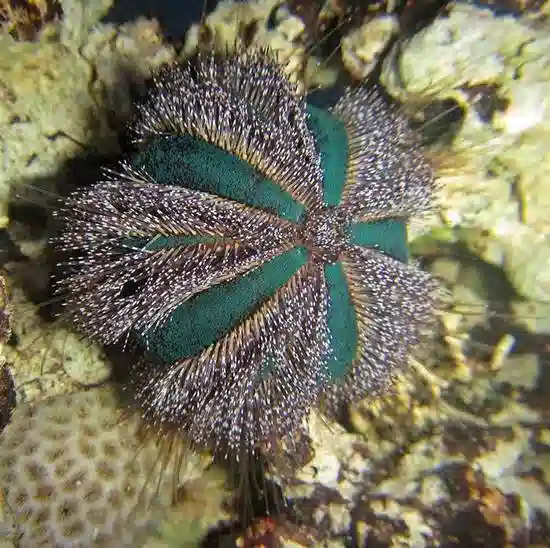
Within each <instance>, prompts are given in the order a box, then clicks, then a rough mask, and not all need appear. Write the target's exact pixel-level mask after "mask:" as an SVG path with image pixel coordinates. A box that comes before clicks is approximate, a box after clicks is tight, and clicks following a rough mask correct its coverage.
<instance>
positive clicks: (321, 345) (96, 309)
mask: <svg viewBox="0 0 550 548" xmlns="http://www.w3.org/2000/svg"><path fill="white" fill-rule="evenodd" d="M137 109H138V113H139V114H138V116H137V118H136V120H135V122H134V124H133V126H132V131H133V134H134V136H135V141H136V144H137V147H138V151H137V152H136V153H135V154H134V155H133V156H132V157H130V158H128V159H127V160H126V161H124V162H122V163H121V164H120V167H119V168H118V169H117V170H115V171H112V170H110V171H106V172H105V178H104V180H102V181H100V182H98V183H97V184H95V185H93V186H92V187H90V188H87V189H80V190H78V191H76V192H74V193H73V194H71V195H70V196H69V197H68V198H66V199H65V201H64V203H63V205H62V207H61V208H60V209H59V211H58V212H57V216H58V218H59V220H60V222H61V232H60V235H59V237H58V238H57V239H56V241H55V246H56V247H57V248H58V249H59V250H62V251H64V252H66V253H67V257H68V258H67V259H66V260H65V261H64V263H63V264H62V275H61V276H59V279H58V280H57V285H58V291H60V292H61V293H62V294H63V295H64V296H65V298H66V301H65V306H66V310H67V313H68V316H69V318H70V319H71V320H72V322H73V323H74V325H75V326H76V327H77V329H79V330H80V331H81V332H82V333H84V334H85V335H87V336H88V337H90V338H92V339H94V340H96V341H99V342H100V343H102V344H104V345H118V346H120V347H121V348H125V347H126V345H128V344H130V346H132V347H137V348H138V349H139V350H140V357H139V359H137V360H136V361H135V363H132V365H131V366H129V369H128V378H127V384H128V386H129V387H131V393H132V397H133V398H134V402H135V404H136V405H137V406H138V408H139V409H140V411H141V414H142V415H143V417H144V419H145V420H146V421H147V422H148V423H150V424H152V425H154V426H158V427H159V428H165V427H166V428H169V429H170V430H174V429H175V430H177V431H178V432H181V433H182V434H183V435H184V437H185V438H187V439H188V440H189V441H190V442H191V443H192V444H193V445H194V446H197V447H201V448H202V447H206V448H210V449H212V450H214V451H215V452H217V453H221V454H222V455H224V456H227V457H232V458H236V459H237V460H239V459H241V458H247V457H248V456H251V455H257V454H262V455H270V454H271V453H272V452H275V451H277V450H279V449H280V448H281V447H286V448H290V449H291V448H292V446H293V444H294V443H295V442H296V440H297V437H298V436H297V434H298V433H299V431H301V429H302V427H303V425H304V419H305V418H307V415H308V413H309V412H310V411H311V409H313V408H317V409H323V410H325V411H331V410H334V409H337V408H338V407H339V406H341V405H343V404H347V403H349V402H351V401H356V400H358V399H360V398H364V397H367V396H371V397H372V396H375V395H377V394H379V393H380V392H381V391H383V390H384V389H385V388H387V387H388V386H390V385H391V382H392V379H393V378H394V377H395V375H396V374H398V373H399V372H400V371H402V370H403V368H404V367H405V366H406V365H407V361H408V358H409V356H410V354H411V353H412V352H413V350H414V348H415V346H416V345H417V344H418V343H419V342H420V341H421V338H422V335H423V334H424V332H425V330H426V329H427V328H430V327H431V324H432V322H433V318H434V312H435V308H436V302H435V301H436V293H437V285H436V283H435V281H434V280H433V279H432V277H431V276H430V275H429V274H427V273H425V272H423V271H421V270H419V269H418V268H417V267H416V266H414V265H409V264H408V250H407V223H408V221H409V219H410V218H411V217H413V216H418V215H422V214H424V213H425V212H427V211H429V210H431V209H432V208H433V192H434V178H433V174H432V170H431V167H430V165H429V164H428V162H427V161H426V160H425V159H424V157H423V155H422V151H421V150H420V146H419V144H418V141H417V139H416V138H415V135H414V134H413V132H412V131H411V130H410V129H409V128H408V125H407V122H406V120H405V119H404V118H403V117H402V116H401V115H400V114H399V113H398V111H397V110H396V109H395V108H393V107H391V106H389V105H387V104H386V102H385V100H384V99H383V98H382V96H381V95H380V94H379V93H378V92H377V91H376V90H369V89H367V88H365V87H359V88H357V89H353V90H348V91H347V92H346V93H345V94H344V96H343V97H342V98H341V99H340V101H339V102H338V103H337V104H336V105H335V106H334V107H333V108H332V109H330V110H325V109H319V108H316V107H313V106H311V105H308V103H307V101H306V100H305V98H304V97H303V96H301V95H300V94H299V93H298V92H297V90H296V88H295V86H294V85H293V84H292V83H291V82H290V81H289V80H288V78H287V77H286V76H285V74H284V71H283V68H282V67H280V66H279V65H278V63H277V62H276V61H275V59H274V57H272V55H271V54H270V53H269V52H267V51H256V52H244V51H239V52H237V53H235V54H228V55H227V56H224V57H220V56H216V55H212V54H203V55H200V56H199V58H198V61H197V62H196V63H195V64H191V63H188V64H183V65H174V66H169V67H167V68H165V69H164V70H162V71H161V72H160V73H159V74H158V75H157V76H156V78H155V80H154V83H153V85H152V87H151V90H150V92H149V94H148V96H147V97H146V98H145V100H144V101H143V102H142V103H141V104H139V105H138V106H137ZM133 355H134V354H132V356H133Z"/></svg>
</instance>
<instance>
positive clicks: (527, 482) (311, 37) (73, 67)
mask: <svg viewBox="0 0 550 548" xmlns="http://www.w3.org/2000/svg"><path fill="white" fill-rule="evenodd" d="M12 4H13V3H10V2H0V16H1V17H2V21H3V24H2V31H1V32H0V97H1V101H0V126H1V131H0V140H1V144H2V149H1V151H2V164H1V168H0V223H1V227H2V235H1V237H2V240H1V242H2V244H1V246H0V252H1V256H2V259H3V266H4V268H5V278H6V280H7V285H8V288H9V292H10V300H11V305H10V308H9V309H8V307H7V303H6V302H4V306H3V311H4V312H3V314H2V317H1V319H2V322H4V319H5V317H7V318H9V323H10V324H11V330H12V334H11V336H10V337H9V338H8V337H7V333H3V335H4V336H3V338H4V339H5V342H4V344H3V346H2V354H3V361H4V362H5V365H4V369H5V374H4V380H3V381H2V382H1V383H0V384H2V386H1V387H0V388H2V394H0V396H1V397H0V403H2V402H5V403H3V407H4V408H5V407H10V408H11V404H12V403H13V401H12V400H13V398H11V397H10V393H11V391H12V390H13V388H12V386H11V384H10V379H11V377H13V381H14V385H15V396H16V400H17V405H16V407H15V410H14V411H13V415H12V418H11V420H12V423H11V425H10V426H9V427H8V428H7V429H6V430H5V434H4V437H3V439H2V445H1V446H0V478H1V481H2V484H3V488H4V489H5V496H4V498H3V507H2V511H3V515H4V517H3V525H2V527H1V530H0V533H1V534H2V536H3V539H2V540H1V541H0V542H4V543H5V545H7V546H12V545H14V546H31V547H33V546H39V545H44V546H49V545H51V544H48V542H50V541H51V540H49V539H51V537H48V535H47V534H46V533H45V531H47V530H48V528H50V529H54V530H55V531H56V534H57V535H59V538H64V539H66V543H67V545H74V546H77V545H87V544H86V543H84V544H78V542H81V543H82V542H83V541H82V539H83V538H90V535H91V534H92V533H90V531H91V530H94V531H96V533H97V531H100V532H101V534H96V533H94V534H93V538H94V543H95V544H93V543H92V544H90V545H98V546H122V545H130V546H137V545H140V544H144V545H146V546H159V547H160V546H173V547H176V546H198V545H200V542H201V539H204V538H205V536H206V534H207V531H208V530H210V533H209V539H210V542H214V543H217V544H216V545H228V546H231V545H232V543H233V544H234V541H233V540H232V538H233V537H232V536H231V535H230V534H224V533H223V531H221V530H220V532H219V534H217V535H216V527H217V526H218V524H219V522H220V521H222V522H223V523H228V522H229V520H231V519H232V518H234V515H232V513H231V508H230V505H229V502H228V501H229V500H230V498H231V493H230V489H229V487H228V483H227V482H226V481H225V472H224V470H223V469H222V468H221V467H219V466H218V465H216V464H212V462H211V459H210V457H209V456H208V455H194V454H188V452H186V451H185V448H183V447H182V449H181V451H182V454H183V453H185V455H186V456H185V459H187V461H186V465H185V466H183V467H182V468H181V469H179V477H178V479H177V481H176V483H177V484H178V486H179V489H178V496H177V497H176V498H177V504H175V505H173V504H172V502H173V497H172V498H171V497H170V495H172V494H173V493H172V492H171V489H172V488H173V481H168V482H167V483H168V484H169V485H168V486H166V487H162V486H163V485H164V483H163V482H164V480H166V479H171V476H170V474H172V471H173V470H172V468H171V467H172V462H167V463H166V467H165V469H164V471H165V472H166V471H168V472H167V473H166V474H164V475H162V477H163V482H160V481H159V483H158V485H159V486H160V487H159V491H158V492H155V493H153V494H147V493H145V494H143V493H141V492H139V493H136V490H138V491H139V489H138V486H139V485H140V481H141V480H142V478H143V475H147V474H152V475H155V474H158V471H157V469H156V468H155V466H154V465H153V464H151V462H152V461H154V460H155V459H154V455H158V454H164V453H163V451H164V449H163V441H162V440H160V441H159V440H150V443H149V444H148V445H146V447H145V449H144V450H143V452H142V453H140V454H142V457H143V458H142V459H141V458H140V460H139V462H137V461H136V459H134V458H133V456H132V455H134V454H135V452H136V447H137V446H138V445H140V443H141V437H142V436H143V433H142V432H141V431H140V429H139V428H138V427H136V424H135V422H132V420H128V421H123V422H122V423H121V422H120V421H118V420H117V417H118V413H119V412H120V410H119V408H118V406H117V405H116V401H117V400H116V398H115V397H114V395H113V394H114V392H115V388H114V387H113V386H112V385H111V383H110V382H109V378H110V376H111V365H110V363H109V361H108V360H107V359H106V358H105V357H104V355H103V352H102V350H101V349H100V348H98V347H96V346H94V345H93V344H91V343H90V342H88V341H85V340H81V338H80V337H79V336H78V335H76V334H75V333H73V332H72V331H71V330H70V328H69V327H67V326H66V325H64V324H63V322H59V321H53V320H52V317H51V314H50V309H51V308H52V307H54V306H55V303H51V302H47V303H46V304H44V300H45V299H46V298H47V296H48V295H49V293H48V290H49V275H50V266H49V262H48V261H46V260H45V259H44V247H45V245H46V243H47V238H48V236H49V234H50V231H49V227H50V214H51V210H52V207H53V206H54V204H55V197H56V196H57V195H58V194H60V193H61V194H63V193H65V192H67V189H70V188H73V187H74V186H75V185H80V184H85V183H86V182H91V181H93V180H94V178H95V177H97V176H98V173H99V171H98V166H99V165H101V164H103V163H105V162H111V161H112V159H113V158H114V157H116V155H117V154H119V153H121V152H123V150H121V149H122V148H123V146H124V144H123V139H121V138H120V135H121V133H122V132H123V131H124V126H125V123H126V122H127V120H128V119H129V117H130V116H131V114H132V100H133V99H134V98H135V96H136V94H139V91H140V90H141V89H142V87H143V85H144V83H145V81H146V79H147V78H149V77H150V76H151V75H152V74H153V73H154V71H155V70H156V69H157V68H158V67H160V66H161V65H163V64H165V63H169V62H173V61H175V60H177V59H182V58H186V57H188V56H190V55H192V54H193V53H194V52H196V51H198V50H201V49H215V50H223V49H225V48H227V47H231V46H232V45H233V44H235V43H236V42H239V43H240V42H242V43H245V44H246V46H247V47H262V46H268V47H270V48H271V49H273V50H275V51H277V52H278V55H279V56H280V58H281V61H283V62H284V63H285V64H286V65H287V67H288V70H289V74H290V76H291V78H293V79H294V80H295V81H296V82H298V83H299V84H300V85H301V86H303V89H304V90H305V89H312V88H315V89H318V88H321V89H322V88H325V87H329V86H333V85H335V84H337V85H338V84H342V83H346V84H347V83H353V82H357V81H360V80H363V79H366V78H371V79H375V80H377V81H379V82H380V83H381V85H382V86H383V87H384V89H385V90H386V91H387V93H388V94H389V95H391V96H392V97H393V98H394V99H395V100H396V101H397V102H399V103H400V104H401V106H402V109H403V110H404V111H405V112H406V113H407V114H408V115H409V116H410V118H411V123H412V124H413V125H415V126H416V127H417V128H418V129H419V131H420V133H421V134H422V135H423V137H424V138H425V140H426V147H427V151H428V154H429V155H431V157H432V158H433V162H434V165H435V166H436V168H437V176H438V182H439V188H440V196H439V199H440V207H441V210H440V212H439V214H438V215H433V216H432V217H431V218H429V219H427V220H425V221H424V222H422V223H419V224H418V225H416V224H415V225H414V226H413V227H411V248H412V250H413V253H414V254H415V256H416V258H417V259H418V260H419V261H421V263H422V264H424V265H425V266H426V267H427V268H430V269H431V270H432V271H433V272H434V273H436V274H437V275H438V276H439V277H440V278H441V279H442V281H443V283H444V285H445V287H446V288H447V289H448V295H449V296H448V303H449V304H448V306H447V307H446V308H445V309H444V310H442V311H441V313H440V324H439V330H438V332H437V333H436V334H435V335H434V337H433V340H432V341H430V343H429V344H428V345H426V347H425V348H423V349H422V350H421V352H420V354H419V356H418V357H417V361H416V362H415V363H414V364H412V365H411V369H410V371H409V372H407V374H405V375H404V376H403V378H402V379H401V380H400V381H399V382H398V383H397V385H396V387H395V390H394V391H393V392H392V393H391V394H388V395H387V396H386V397H384V398H381V399H378V400H376V401H368V402H363V403H361V404H358V405H355V406H353V407H352V408H351V409H350V410H349V413H348V415H347V416H346V417H344V418H343V419H342V424H336V423H329V424H327V423H326V422H324V421H322V420H320V419H319V418H318V417H316V416H313V417H312V418H311V432H310V436H311V439H309V440H305V441H304V445H305V446H306V447H305V448H306V449H307V451H305V452H306V453H307V456H306V457H304V459H303V461H304V463H303V465H302V466H301V468H300V469H299V470H298V471H293V473H292V474H290V475H286V476H285V478H284V492H285V495H286V496H287V497H288V498H289V499H291V500H292V505H291V507H289V508H288V509H286V510H285V509H283V511H282V512H281V513H280V514H278V515H276V516H274V522H273V524H271V522H270V525H272V529H269V531H268V532H267V533H266V534H265V538H264V540H265V541H266V542H272V543H274V544H273V545H276V543H281V544H282V545H288V546H300V545H304V546H367V547H369V548H378V547H386V546H387V547H390V546H392V547H394V546H395V547H397V546H399V547H401V546H403V547H404V546H410V547H415V548H416V547H418V548H423V547H432V546H434V547H435V546H444V547H451V546H452V547H478V546H479V547H485V546H487V547H495V548H497V547H501V546H502V547H505V546H510V547H512V546H513V547H516V546H517V547H524V546H541V547H542V546H549V545H550V403H549V402H550V19H549V17H550V4H549V3H548V2H544V1H539V2H534V1H532V2H529V1H525V2H519V1H518V2H514V1H512V0H510V1H504V0H503V1H499V0H495V1H493V2H489V1H486V2H483V1H478V2H467V1H462V2H459V1H454V2H453V1H451V2H447V3H439V4H445V5H444V6H443V7H441V6H436V7H437V8H439V9H436V7H434V5H435V4H438V3H436V2H429V1H427V2H425V3H422V2H402V3H400V2H377V3H374V2H372V3H371V2H366V3H361V2H336V1H333V2H330V1H327V2H326V3H324V2H317V3H316V2H309V3H308V2H301V1H292V2H290V1H289V2H281V1H276V0H256V1H248V2H232V1H222V2H220V3H219V5H218V6H217V8H216V9H215V10H214V11H213V12H211V13H209V14H207V16H206V17H205V20H204V21H203V23H202V24H201V25H199V24H197V25H193V26H191V28H190V29H189V30H188V32H187V33H186V35H185V40H184V41H183V43H181V44H179V43H171V42H169V41H167V40H166V38H165V37H164V35H163V29H162V27H161V26H160V25H159V24H158V23H157V22H156V21H155V20H154V19H151V18H147V17H145V16H143V17H141V18H139V19H137V20H133V21H129V22H127V23H124V24H114V23H106V22H104V21H103V17H104V15H105V14H106V13H107V12H108V10H109V8H110V7H111V1H110V0H97V1H95V2H78V1H76V0H62V1H61V2H59V3H58V5H57V8H56V9H55V10H53V11H52V6H51V5H53V4H56V3H55V2H40V1H37V2H27V4H28V6H31V7H28V13H26V17H27V19H25V12H21V11H19V12H17V13H15V12H14V10H13V8H10V6H11V5H12ZM22 4H25V3H22ZM363 4H368V5H369V6H370V9H359V8H361V7H362V6H363ZM418 5H421V7H426V10H425V11H422V13H420V12H419V13H418V14H417V12H414V13H413V11H412V10H416V9H418ZM424 5H425V6H424ZM347 8H350V9H351V8H356V9H355V10H352V11H346V9H347ZM148 15H149V16H150V15H151V14H148ZM327 29H328V30H327ZM334 42H336V44H334ZM316 44H320V45H321V46H322V47H315V46H316ZM3 300H4V299H3ZM8 310H9V314H8V313H7V312H8ZM2 322H0V323H2ZM2 325H3V323H2ZM6 394H7V395H6ZM50 396H55V397H54V398H53V399H50V400H48V401H49V403H47V404H45V403H43V402H44V401H46V400H47V398H48V397H50ZM67 409H69V412H67ZM70 410H73V411H74V413H73V412H71V411H70ZM94 410H95V411H94ZM98 410H101V411H98ZM8 414H9V413H8ZM75 433H79V437H77V435H76V434H75ZM83 433H84V434H83ZM44 439H47V440H50V441H51V443H50V442H48V443H50V445H48V444H44V443H43V440H44ZM38 441H40V449H37V444H38ZM50 446H51V447H50ZM90 447H92V448H90ZM93 447H96V448H98V451H99V454H98V453H95V452H94V449H93ZM48 451H49V453H48ZM45 455H46V456H45ZM47 455H51V459H52V460H51V462H52V463H53V464H51V466H50V467H49V468H48V470H43V469H41V467H40V464H41V463H43V462H45V460H48V459H49V458H50V457H49V456H47ZM151 455H153V456H151ZM90 462H93V463H94V464H93V466H91V465H90ZM92 467H93V469H94V471H95V472H94V474H91V475H90V474H89V473H88V472H86V470H87V469H88V468H92ZM283 475H284V474H283ZM159 477H160V476H159ZM55 482H57V483H55ZM82 486H87V487H86V493H85V496H84V494H82V493H83V491H82V489H84V488H83V487H82ZM8 487H9V489H8ZM79 489H80V490H79ZM52 492H54V493H62V494H63V495H61V494H60V495H59V496H58V498H57V499H56V498H55V497H53V498H52ZM140 494H142V495H143V496H142V497H141V498H140V496H139V495H140ZM153 495H155V504H154V505H150V504H149V502H150V500H152V498H153ZM157 495H159V496H157ZM136 497H137V498H136ZM136 501H138V503H136ZM102 507H107V508H111V509H112V512H110V513H107V514H106V513H102V512H101V508H102ZM48 508H49V510H48V511H46V509H48ZM136 508H138V510H135V509H136ZM90 524H92V525H93V527H92V526H91V525H90ZM90 527H92V528H90ZM218 529H221V528H220V527H219V526H218ZM22 531H24V532H25V535H23V536H21V532H22ZM87 535H88V536H87ZM251 537H252V535H249V538H248V539H244V540H243V539H241V543H244V544H245V545H248V546H254V545H259V541H256V544H254V541H253V540H252V538H251ZM70 539H73V540H72V541H71V540H70ZM79 539H80V540H79ZM212 539H215V540H212ZM39 542H44V544H39ZM70 542H73V544H70ZM123 543H126V544H123ZM224 543H225V544H224Z"/></svg>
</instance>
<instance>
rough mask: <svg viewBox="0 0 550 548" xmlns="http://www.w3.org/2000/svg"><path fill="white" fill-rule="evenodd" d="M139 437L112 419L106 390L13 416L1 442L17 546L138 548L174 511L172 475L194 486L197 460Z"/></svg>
mask: <svg viewBox="0 0 550 548" xmlns="http://www.w3.org/2000/svg"><path fill="white" fill-rule="evenodd" d="M143 434H144V432H143V430H142V429H141V428H140V423H139V420H138V418H137V417H135V416H134V417H128V416H121V414H120V413H119V412H118V411H117V397H116V394H115V392H114V391H113V389H112V388H101V389H94V390H90V391H86V392H81V393H75V394H70V395H63V396H57V397H52V398H49V399H46V400H43V401H42V402H40V403H38V404H32V403H31V404H26V405H22V406H19V407H18V408H17V410H16V412H15V413H14V416H13V420H12V422H11V423H10V424H9V426H8V427H7V428H6V429H5V431H4V432H3V433H2V435H1V436H0V448H1V449H0V481H1V483H2V486H3V487H4V494H5V502H6V506H7V508H9V509H10V510H11V512H12V514H13V519H14V522H15V528H16V530H17V536H18V546H20V547H21V548H26V547H29V548H37V547H40V546H48V547H51V546H64V547H67V546H113V547H114V546H116V547H122V546H138V545H140V543H141V542H142V541H143V540H144V537H145V536H146V535H147V534H148V533H149V531H150V529H151V526H153V525H154V524H155V522H154V521H153V518H154V517H155V516H158V515H159V514H158V513H156V512H160V511H161V509H163V508H166V507H167V506H168V505H169V504H170V503H171V501H172V495H173V487H174V485H175V470H178V471H179V478H180V479H181V478H182V475H184V474H187V473H188V472H190V473H189V475H188V476H187V478H190V477H191V476H192V474H193V471H195V470H197V469H198V467H196V466H195V465H197V463H198V461H199V460H200V457H198V456H197V455H191V454H190V453H189V452H186V453H185V458H186V459H188V460H185V461H182V458H183V453H182V451H183V446H182V447H181V448H180V449H181V450H175V451H174V445H173V443H172V442H173V440H172V439H171V440H170V441H168V440H163V439H162V438H159V437H156V438H154V439H153V438H148V437H147V436H146V435H145V436H144V435H143ZM165 442H166V444H167V445H168V444H169V445H170V447H171V450H172V452H168V450H167V451H163V444H164V443H165ZM165 448H166V449H168V447H167V446H166V447H165ZM163 456H166V457H167V458H163ZM168 456H169V457H168ZM182 464H183V465H182Z"/></svg>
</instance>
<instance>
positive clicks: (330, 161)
mask: <svg viewBox="0 0 550 548" xmlns="http://www.w3.org/2000/svg"><path fill="white" fill-rule="evenodd" d="M307 112H308V114H309V117H308V126H309V129H310V130H311V132H312V133H313V135H314V136H315V141H316V144H317V150H318V151H319V154H320V156H321V168H322V169H323V200H324V202H325V205H327V206H337V205H339V204H340V200H341V198H342V192H343V190H344V185H345V184H346V177H347V167H348V134H347V132H346V128H345V127H344V124H343V122H342V121H341V120H339V119H338V118H336V116H334V115H333V114H331V113H330V112H328V111H327V110H323V109H320V108H316V107H314V106H311V105H308V107H307Z"/></svg>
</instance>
